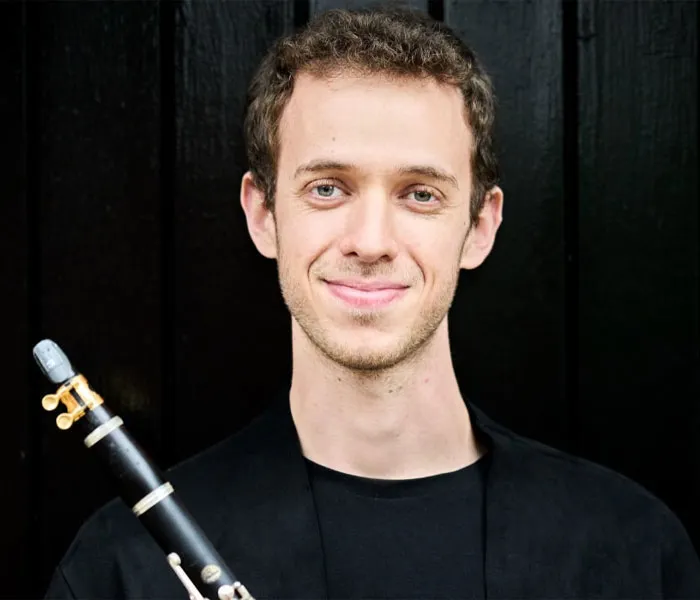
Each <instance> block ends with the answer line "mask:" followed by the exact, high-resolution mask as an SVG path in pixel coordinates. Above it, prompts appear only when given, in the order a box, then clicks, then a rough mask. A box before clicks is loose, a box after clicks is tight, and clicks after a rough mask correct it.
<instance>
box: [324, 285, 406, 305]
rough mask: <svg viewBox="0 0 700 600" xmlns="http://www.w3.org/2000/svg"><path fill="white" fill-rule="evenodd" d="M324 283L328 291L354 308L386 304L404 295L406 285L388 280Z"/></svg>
mask: <svg viewBox="0 0 700 600" xmlns="http://www.w3.org/2000/svg"><path fill="white" fill-rule="evenodd" d="M324 283H325V284H326V286H327V287H328V290H329V291H330V293H331V294H332V295H333V296H335V297H336V298H338V299H339V300H342V301H343V302H344V303H345V304H347V305H349V306H352V307H354V308H379V307H383V306H388V305H389V304H391V303H392V302H395V301H397V300H398V299H399V298H401V297H402V296H403V295H405V293H406V290H408V286H405V285H399V284H395V283H390V282H385V283H384V282H370V283H365V282H341V281H327V280H324Z"/></svg>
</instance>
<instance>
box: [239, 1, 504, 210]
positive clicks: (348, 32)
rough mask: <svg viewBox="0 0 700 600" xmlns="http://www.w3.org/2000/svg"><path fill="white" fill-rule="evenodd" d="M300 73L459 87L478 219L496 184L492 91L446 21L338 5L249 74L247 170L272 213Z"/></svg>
mask: <svg viewBox="0 0 700 600" xmlns="http://www.w3.org/2000/svg"><path fill="white" fill-rule="evenodd" d="M300 72H304V73H309V74H311V75H314V76H319V77H333V76H337V75H339V74H341V73H344V72H351V73H353V74H359V75H377V74H380V75H383V76H386V77H389V78H401V79H406V78H409V79H411V78H413V79H415V78H419V79H425V78H433V79H434V80H436V81H437V82H439V83H446V84H450V85H454V86H457V87H458V88H459V89H460V90H461V92H462V96H463V98H464V108H465V121H466V123H468V124H469V125H470V126H471V129H472V135H473V137H474V142H475V147H474V152H473V155H472V157H471V161H472V162H471V164H472V172H473V180H474V184H473V190H472V196H471V201H470V214H471V221H472V224H473V223H475V222H476V220H477V218H478V215H479V213H480V212H481V209H482V207H483V204H484V198H485V193H486V192H487V191H488V190H489V189H491V188H492V187H493V186H494V185H496V184H497V182H498V161H497V158H496V155H495V152H494V148H493V123H494V116H495V96H494V92H493V88H492V85H491V81H490V79H489V77H488V76H487V74H486V73H485V72H484V70H483V69H482V67H481V65H480V64H479V62H478V60H477V58H476V56H475V55H474V52H473V51H472V50H471V49H470V48H469V47H468V46H467V45H466V44H465V43H464V42H462V41H461V40H460V39H459V37H458V36H457V35H456V34H455V33H454V32H453V31H452V30H451V29H450V28H449V27H448V26H446V25H445V24H443V23H441V22H439V21H435V20H433V19H432V18H431V17H429V16H428V15H426V14H424V13H421V12H419V11H415V10H411V9H407V8H400V7H398V8H397V7H388V8H387V7H384V8H381V7H380V8H372V9H361V10H343V9H333V10H329V11H326V12H324V13H321V14H319V15H317V16H316V17H314V18H313V19H312V20H311V21H309V23H308V24H307V25H306V27H304V28H303V29H301V30H299V31H297V32H296V33H294V34H292V35H289V36H286V37H283V38H280V39H279V40H277V42H276V43H275V44H274V45H273V47H272V48H271V49H270V51H269V52H268V53H267V55H266V56H265V57H264V58H263V60H262V62H261V64H260V66H259V67H258V70H257V71H256V72H255V74H254V76H253V78H252V81H251V83H250V86H249V88H248V96H247V100H246V106H245V115H244V123H243V129H244V131H243V133H244V139H245V146H246V154H247V157H248V165H249V169H250V171H251V174H252V177H253V181H254V183H255V185H256V187H258V189H260V190H261V191H263V193H264V195H265V203H266V206H267V208H268V209H269V210H272V211H274V198H275V189H276V181H277V176H276V174H277V159H278V156H279V127H280V121H281V118H282V112H283V110H284V108H285V106H286V105H287V103H288V102H289V99H290V97H291V95H292V91H293V88H294V77H295V75H297V74H298V73H300Z"/></svg>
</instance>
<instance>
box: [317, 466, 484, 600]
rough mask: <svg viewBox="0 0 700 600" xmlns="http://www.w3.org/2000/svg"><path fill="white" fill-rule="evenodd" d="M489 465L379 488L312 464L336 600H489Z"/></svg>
mask: <svg viewBox="0 0 700 600" xmlns="http://www.w3.org/2000/svg"><path fill="white" fill-rule="evenodd" d="M485 461H486V457H483V458H481V459H480V460H479V461H477V462H476V463H474V464H472V465H469V466H467V467H465V468H462V469H459V470H457V471H453V472H451V473H444V474H441V475H435V476H432V477H424V478H420V479H408V480H406V479H404V480H377V479H368V478H364V477H357V476H354V475H347V474H345V473H340V472H338V471H334V470H331V469H328V468H326V467H323V466H321V465H318V464H316V463H314V462H312V461H310V460H308V459H307V460H306V463H307V467H308V469H309V477H310V480H311V485H312V489H313V494H314V501H315V503H316V510H317V514H318V519H319V526H320V529H321V537H322V543H323V549H324V556H325V566H326V578H327V583H328V594H329V598H330V599H332V600H335V599H341V598H356V599H359V598H362V599H363V600H371V599H379V598H381V599H392V600H399V599H401V600H404V599H406V600H407V599H409V598H412V599H420V600H425V599H426V598H431V599H437V598H440V599H444V598H452V599H457V598H458V599H460V600H464V599H482V598H483V597H484V574H483V497H484V473H483V471H484V468H485V467H484V464H485Z"/></svg>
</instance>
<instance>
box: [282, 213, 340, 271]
mask: <svg viewBox="0 0 700 600" xmlns="http://www.w3.org/2000/svg"><path fill="white" fill-rule="evenodd" d="M331 238H332V235H331V230H330V228H329V227H328V226H327V225H326V224H324V223H322V222H321V221H320V220H319V219H314V218H313V217H308V218H297V219H293V220H290V221H289V222H287V224H286V226H285V227H284V229H283V230H282V231H280V234H279V238H278V243H279V246H280V253H281V256H282V260H283V262H285V263H286V267H287V268H288V269H290V270H293V271H295V272H297V271H307V270H308V269H309V267H310V266H311V265H312V264H313V263H314V261H315V260H316V259H317V258H318V257H319V255H321V254H322V253H323V251H324V250H325V249H326V248H327V247H328V244H329V240H330V239H331Z"/></svg>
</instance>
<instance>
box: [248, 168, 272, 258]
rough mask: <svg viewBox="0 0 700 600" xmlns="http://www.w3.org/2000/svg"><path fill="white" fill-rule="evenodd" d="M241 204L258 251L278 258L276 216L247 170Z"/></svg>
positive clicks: (249, 231) (269, 256)
mask: <svg viewBox="0 0 700 600" xmlns="http://www.w3.org/2000/svg"><path fill="white" fill-rule="evenodd" d="M241 206H242V207H243V212H244V213H245V218H246V221H247V222H248V233H249V234H250V238H251V239H252V240H253V243H254V244H255V247H256V248H257V249H258V252H260V254H262V255H263V256H264V257H265V258H277V235H276V224H275V216H274V214H273V213H272V211H270V210H268V208H267V207H266V206H265V194H264V193H263V191H262V190H260V189H258V188H257V187H256V186H255V183H254V182H253V175H252V173H251V172H250V171H247V172H246V173H245V174H244V175H243V179H242V180H241Z"/></svg>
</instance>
